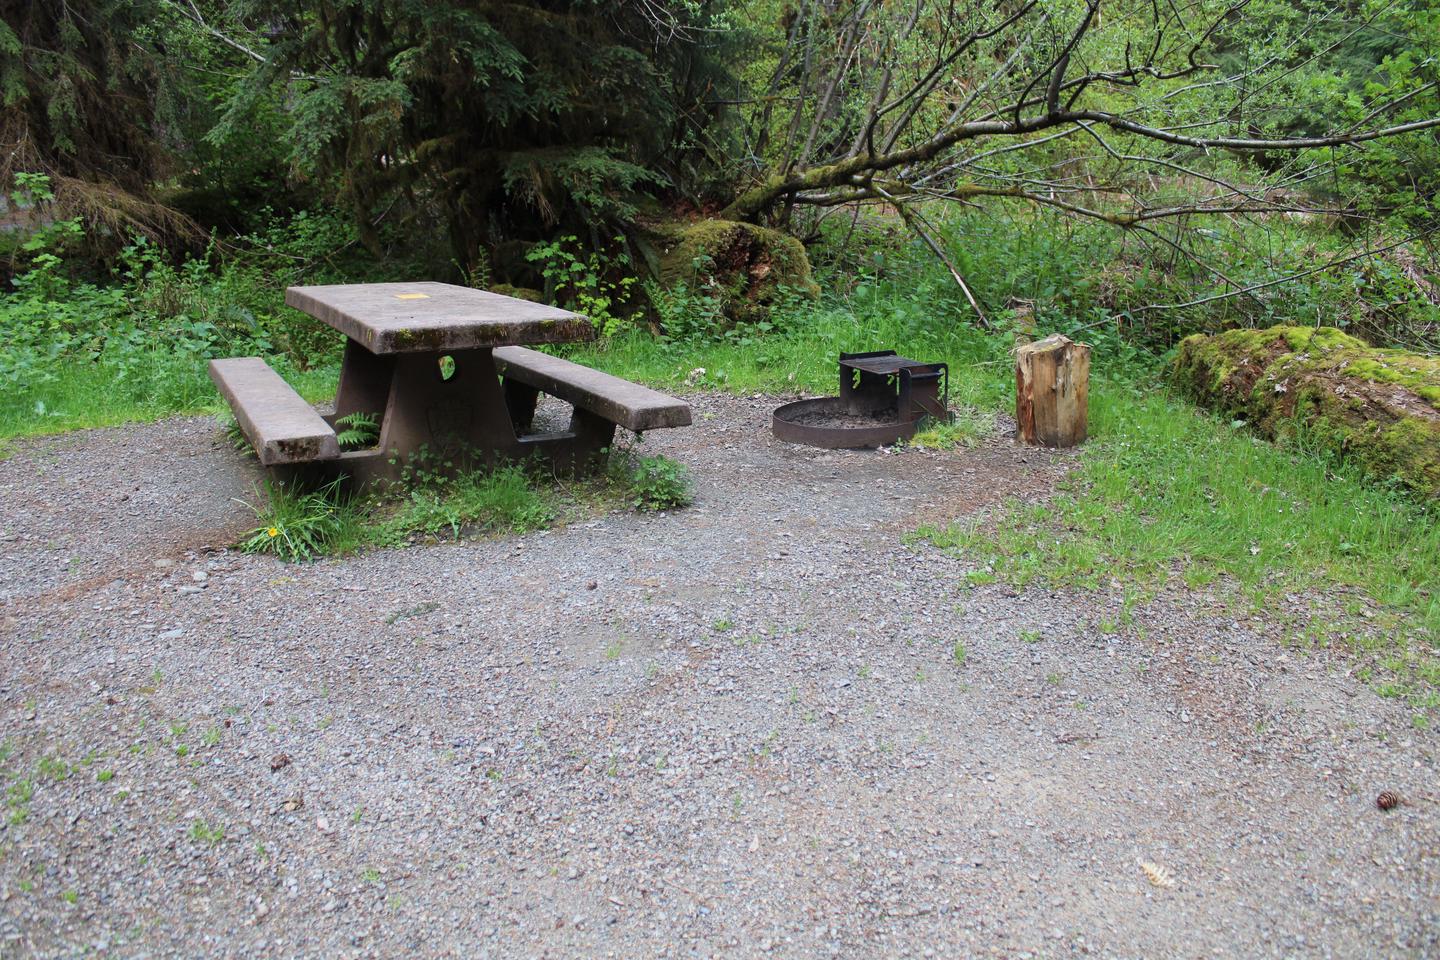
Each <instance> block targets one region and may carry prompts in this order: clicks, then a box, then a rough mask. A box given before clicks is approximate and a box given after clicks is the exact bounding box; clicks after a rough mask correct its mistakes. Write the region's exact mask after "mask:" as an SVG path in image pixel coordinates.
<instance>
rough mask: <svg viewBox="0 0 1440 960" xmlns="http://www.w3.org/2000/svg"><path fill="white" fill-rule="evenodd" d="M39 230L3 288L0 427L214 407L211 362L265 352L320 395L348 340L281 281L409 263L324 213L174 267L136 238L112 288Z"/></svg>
mask: <svg viewBox="0 0 1440 960" xmlns="http://www.w3.org/2000/svg"><path fill="white" fill-rule="evenodd" d="M31 184H32V188H34V185H35V182H34V181H31ZM42 238H43V239H44V240H45V243H46V244H48V246H46V247H45V248H44V249H43V250H40V251H37V252H34V253H32V254H30V259H29V261H28V269H27V270H26V271H25V272H23V273H21V274H20V275H18V276H17V277H15V278H14V280H13V287H14V290H13V292H11V293H8V294H0V383H3V386H0V436H8V435H13V434H16V433H30V432H45V431H53V430H59V429H65V428H67V427H72V426H82V425H93V424H99V423H111V422H121V421H124V420H133V419H146V418H151V417H156V416H164V415H167V414H170V413H174V412H176V411H189V410H196V409H203V408H206V407H211V406H213V405H214V404H215V403H216V402H217V401H216V395H215V391H214V388H213V386H212V385H211V384H210V380H209V377H208V376H207V375H206V362H207V361H208V360H210V359H211V358H213V357H224V356H236V355H247V354H258V355H261V356H265V357H266V358H267V360H268V361H269V362H270V363H271V365H272V366H273V367H275V368H276V369H277V370H278V371H279V372H280V373H281V374H282V375H283V376H284V377H285V378H286V379H287V380H289V381H290V382H291V383H292V384H295V385H296V386H297V389H299V390H300V391H301V392H302V394H304V395H306V396H308V397H311V398H314V399H319V398H321V397H323V396H326V395H328V394H331V393H333V390H334V377H335V373H336V368H337V366H338V363H339V348H340V345H341V343H342V342H343V338H341V337H340V336H339V335H338V334H337V333H335V331H334V330H332V329H330V328H329V327H327V326H325V325H324V324H322V323H319V322H317V321H315V320H314V319H313V318H311V317H308V316H305V315H304V314H302V313H300V312H299V311H296V310H292V309H290V308H288V307H286V306H285V305H284V288H285V286H287V285H289V284H292V283H300V282H306V283H323V282H327V281H328V282H336V281H340V280H357V279H375V280H384V279H397V278H399V277H402V276H405V275H407V274H410V273H411V271H413V269H414V267H413V266H412V265H411V264H410V262H408V261H405V260H403V259H401V260H390V261H387V262H385V263H376V262H375V261H373V260H371V259H369V258H368V256H366V255H364V254H363V252H358V251H357V250H356V248H355V231H354V229H353V227H352V226H350V225H349V224H348V223H347V222H346V221H345V220H344V219H343V218H340V217H338V216H336V215H335V214H333V213H328V212H323V211H322V212H318V213H314V212H306V211H300V212H299V213H297V214H295V215H293V216H290V217H284V218H281V217H271V219H270V220H269V222H268V224H267V225H266V226H265V227H264V228H263V229H262V230H261V231H259V232H258V233H256V234H255V235H253V236H251V237H249V238H247V239H246V240H245V241H244V243H243V244H242V245H239V246H232V247H229V248H221V247H220V246H219V245H218V244H212V245H211V246H210V247H209V248H208V249H207V250H205V251H204V252H203V253H202V254H200V255H198V256H195V257H192V258H189V259H186V260H184V261H182V262H181V263H179V264H178V265H177V264H175V263H172V262H171V260H170V259H169V258H168V256H167V255H166V254H165V253H164V252H163V251H162V250H161V249H159V248H158V247H157V246H156V245H155V244H153V243H151V242H149V241H146V240H144V239H138V240H136V241H135V242H133V243H130V244H128V245H126V246H125V247H123V248H122V249H121V250H120V252H119V254H118V256H117V262H116V265H115V269H114V272H113V274H112V275H111V277H110V278H109V282H108V283H99V282H96V281H95V280H94V279H91V278H85V277H84V275H83V273H82V268H83V266H84V265H83V262H81V261H78V260H73V259H71V258H68V257H66V256H65V255H64V254H65V251H66V250H67V249H68V244H67V240H66V238H65V237H64V236H62V235H58V234H55V233H50V234H44V233H43V232H41V233H37V234H35V235H34V236H32V238H31V239H32V240H34V241H36V242H37V243H38V242H39V241H40V239H42Z"/></svg>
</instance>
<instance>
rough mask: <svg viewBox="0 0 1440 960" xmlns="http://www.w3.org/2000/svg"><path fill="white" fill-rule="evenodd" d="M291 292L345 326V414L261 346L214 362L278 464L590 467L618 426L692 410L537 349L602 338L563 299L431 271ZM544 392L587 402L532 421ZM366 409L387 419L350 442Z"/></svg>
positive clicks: (266, 457)
mask: <svg viewBox="0 0 1440 960" xmlns="http://www.w3.org/2000/svg"><path fill="white" fill-rule="evenodd" d="M285 302H286V303H287V304H289V305H290V306H292V307H294V308H296V309H297V310H301V311H303V312H304V313H307V314H309V315H310V316H312V317H315V318H316V319H317V320H320V321H321V322H322V323H325V324H328V325H329V326H331V327H334V328H335V329H336V330H338V331H340V332H341V333H343V334H345V337H346V342H345V353H344V357H343V359H342V361H341V365H340V386H339V390H338V391H337V393H336V397H335V412H334V414H333V415H331V416H329V417H324V418H322V417H320V415H319V414H317V413H316V412H315V411H314V409H313V408H311V407H309V405H308V404H306V403H305V402H304V400H303V399H301V398H300V397H299V395H298V394H296V393H295V392H294V391H293V390H291V389H290V388H289V387H288V385H286V384H285V382H284V381H283V380H281V379H280V377H279V376H278V375H276V374H275V372H274V371H273V370H271V369H270V368H269V366H268V365H266V364H265V362H264V361H263V360H262V359H260V358H258V357H244V358H235V359H228V360H215V361H211V364H210V372H211V377H212V378H213V379H214V380H215V382H216V384H217V385H218V386H219V388H220V390H221V392H222V393H224V395H225V396H226V398H227V399H228V400H229V401H230V405H231V407H232V409H233V410H234V411H235V416H236V419H237V421H238V422H239V423H240V426H241V428H242V430H243V431H244V432H245V435H246V436H247V437H248V438H249V439H250V442H251V444H252V445H253V446H254V448H255V450H256V452H257V454H258V455H259V457H260V461H261V463H262V464H264V465H265V466H266V467H272V468H279V469H296V468H313V467H315V466H317V465H321V466H323V467H325V470H326V472H330V473H333V472H336V470H337V469H338V471H339V472H342V473H345V474H348V475H350V476H351V477H353V478H354V479H356V480H358V481H359V482H360V483H361V484H365V483H369V482H371V481H373V480H377V479H395V478H397V477H399V476H401V474H402V473H403V471H404V468H405V466H406V465H407V464H414V465H415V466H420V464H418V463H415V461H416V459H417V458H419V457H421V456H422V455H423V456H428V457H430V458H431V459H432V460H433V461H434V462H432V463H430V464H429V465H428V468H430V469H434V468H435V467H437V466H439V465H441V464H443V463H444V462H445V461H451V462H455V463H457V465H458V462H459V461H461V460H464V461H467V462H468V461H474V460H479V461H483V462H487V463H493V462H496V461H499V460H507V459H508V460H518V459H524V458H527V457H532V456H536V455H538V456H539V457H540V458H542V459H544V460H546V461H548V462H550V463H551V464H553V465H554V466H557V467H567V468H580V467H583V466H585V465H586V464H588V463H589V462H591V461H594V460H595V459H597V458H598V457H600V456H602V455H603V454H604V452H605V451H606V450H607V449H608V448H609V446H610V443H611V442H612V440H613V439H614V434H615V428H616V426H623V427H626V428H627V429H630V430H633V431H635V432H637V433H638V432H641V431H643V430H647V429H651V428H656V427H675V426H684V425H687V424H689V423H690V408H689V405H688V404H685V403H683V402H681V401H679V400H676V399H674V398H673V397H668V396H666V395H664V394H661V393H657V392H656V391H654V390H650V389H649V388H647V387H643V386H640V385H639V384H634V383H630V382H629V381H626V380H622V379H620V378H618V377H613V376H610V375H609V374H606V373H602V372H601V371H598V370H593V369H590V368H589V367H584V366H581V365H580V364H576V363H571V362H570V361H568V360H564V359H561V358H559V357H553V356H549V355H547V354H544V353H540V352H538V351H535V350H530V349H528V345H540V344H556V343H572V342H578V341H586V340H593V339H594V338H595V329H594V326H593V325H592V324H591V322H590V321H589V319H587V318H586V317H584V316H582V315H580V314H577V313H572V312H570V311H568V310H562V309H560V308H558V307H552V306H547V305H545V304H540V303H532V302H530V301H528V300H519V299H516V298H514V297H507V296H502V295H500V294H496V293H489V292H487V291H484V290H475V289H471V288H469V287H460V286H455V285H453V284H448V283H434V282H428V281H425V282H414V283H356V284H335V285H325V286H303V287H291V288H289V289H288V290H286V291H285ZM502 375H503V377H504V384H503V386H502V384H501V380H500V377H501V376H502ZM541 392H544V393H548V394H552V395H554V396H557V397H560V398H561V399H564V400H566V401H567V402H569V403H571V404H572V405H573V406H574V413H573V415H572V417H571V420H570V424H569V427H568V429H565V430H558V431H550V432H546V433H534V432H531V430H530V427H531V420H532V418H533V416H534V412H535V406H536V401H537V399H538V396H539V394H540V393H541ZM354 413H363V414H367V415H369V416H371V417H373V418H374V419H375V420H376V421H377V422H378V423H379V438H378V443H377V444H376V445H375V446H374V447H372V448H370V449H366V450H347V451H342V450H340V448H339V445H338V443H337V440H336V434H335V423H336V421H337V420H340V419H342V418H345V417H348V416H350V415H351V414H354Z"/></svg>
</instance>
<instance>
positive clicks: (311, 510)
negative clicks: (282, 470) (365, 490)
mask: <svg viewBox="0 0 1440 960" xmlns="http://www.w3.org/2000/svg"><path fill="white" fill-rule="evenodd" d="M265 494H266V505H265V506H263V507H256V508H254V509H255V518H256V519H257V520H258V521H259V526H257V527H256V528H255V529H253V530H251V531H250V532H249V533H248V534H246V536H245V538H244V539H243V540H241V541H240V545H239V546H240V549H241V550H243V551H245V552H246V553H273V554H275V556H277V557H279V558H280V559H282V560H288V561H291V562H297V561H302V560H313V559H315V558H316V557H318V556H320V555H321V554H324V553H328V552H330V548H331V547H332V546H333V545H334V544H336V543H340V542H344V541H346V540H347V539H350V538H353V537H354V536H356V528H357V527H358V520H359V518H358V514H357V512H356V510H355V509H354V506H353V501H352V500H351V499H350V498H349V497H347V496H345V494H344V493H343V492H342V490H341V489H340V481H339V480H335V481H332V482H331V483H328V484H326V485H325V486H323V487H320V488H319V489H318V490H312V491H308V492H299V491H296V490H294V489H292V488H290V487H287V486H285V485H283V484H279V483H271V482H269V481H266V483H265Z"/></svg>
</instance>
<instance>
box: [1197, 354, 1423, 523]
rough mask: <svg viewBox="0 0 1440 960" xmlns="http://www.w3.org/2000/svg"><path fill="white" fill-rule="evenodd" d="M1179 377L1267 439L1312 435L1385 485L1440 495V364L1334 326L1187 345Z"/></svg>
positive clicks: (1212, 404)
mask: <svg viewBox="0 0 1440 960" xmlns="http://www.w3.org/2000/svg"><path fill="white" fill-rule="evenodd" d="M1174 378H1175V382H1176V384H1177V385H1178V386H1179V387H1180V388H1181V389H1183V390H1184V391H1185V392H1187V393H1188V394H1190V395H1191V396H1192V397H1194V398H1195V400H1196V401H1197V402H1199V403H1201V404H1202V405H1204V406H1207V407H1210V408H1213V409H1215V410H1221V411H1224V412H1226V413H1228V414H1230V415H1232V416H1236V417H1239V418H1242V419H1244V420H1247V421H1248V422H1250V423H1251V424H1252V425H1254V426H1255V427H1256V428H1257V429H1259V430H1260V431H1262V432H1263V433H1265V434H1266V435H1268V436H1272V437H1277V436H1283V435H1286V434H1289V433H1293V432H1294V431H1295V430H1296V428H1297V427H1300V428H1303V429H1304V430H1305V431H1306V432H1307V433H1308V434H1309V435H1310V436H1311V437H1313V438H1315V439H1316V440H1318V441H1320V442H1321V443H1323V444H1325V445H1326V446H1327V447H1329V448H1331V449H1333V450H1335V451H1337V452H1339V453H1340V454H1342V455H1343V456H1344V457H1345V458H1347V459H1349V460H1351V461H1353V462H1356V463H1358V464H1360V465H1361V466H1362V467H1363V468H1364V469H1365V470H1366V471H1367V472H1369V473H1370V474H1371V475H1373V476H1375V477H1377V478H1381V479H1389V478H1392V477H1394V478H1398V479H1399V480H1400V481H1401V482H1403V483H1404V484H1406V485H1407V486H1409V487H1411V488H1413V489H1415V490H1418V491H1420V492H1421V493H1424V494H1426V495H1428V496H1440V357H1432V356H1426V355H1423V354H1417V353H1407V352H1405V351H1403V350H1380V349H1376V348H1374V347H1371V346H1369V345H1367V344H1365V343H1364V342H1363V341H1360V340H1357V339H1355V338H1354V337H1351V336H1349V335H1347V334H1345V333H1342V332H1341V331H1339V330H1335V329H1333V328H1330V327H1319V328H1314V329H1312V328H1309V327H1271V328H1269V329H1268V330H1231V331H1228V332H1226V333H1221V334H1216V335H1214V336H1204V335H1198V334H1197V335H1196V336H1193V337H1190V338H1188V339H1187V340H1185V341H1184V342H1183V343H1182V344H1181V345H1180V354H1179V356H1178V357H1177V358H1176V361H1175V370H1174Z"/></svg>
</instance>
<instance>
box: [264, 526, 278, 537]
mask: <svg viewBox="0 0 1440 960" xmlns="http://www.w3.org/2000/svg"><path fill="white" fill-rule="evenodd" d="M265 533H266V534H268V535H269V536H272V537H278V536H280V531H279V529H278V528H276V527H271V528H270V529H269V530H266V531H265Z"/></svg>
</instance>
